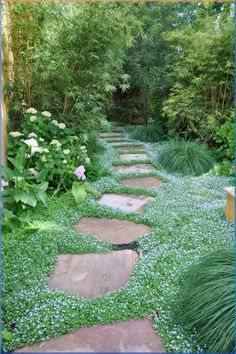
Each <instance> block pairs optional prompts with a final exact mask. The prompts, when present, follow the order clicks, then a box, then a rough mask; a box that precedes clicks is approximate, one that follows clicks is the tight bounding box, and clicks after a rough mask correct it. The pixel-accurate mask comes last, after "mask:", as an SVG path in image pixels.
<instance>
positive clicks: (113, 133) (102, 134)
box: [100, 132, 123, 138]
mask: <svg viewBox="0 0 236 354" xmlns="http://www.w3.org/2000/svg"><path fill="white" fill-rule="evenodd" d="M122 135H123V133H119V132H107V133H100V137H101V138H112V137H120V136H122Z"/></svg>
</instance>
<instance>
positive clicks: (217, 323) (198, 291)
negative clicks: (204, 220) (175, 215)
mask: <svg viewBox="0 0 236 354" xmlns="http://www.w3.org/2000/svg"><path fill="white" fill-rule="evenodd" d="M178 298H179V299H180V300H178V305H179V306H177V308H178V310H179V311H178V312H177V317H176V318H177V319H178V322H182V323H183V324H184V326H186V328H188V329H189V330H191V331H193V330H196V333H197V337H198V339H199V341H200V343H201V344H202V345H203V346H204V347H205V349H206V351H208V352H221V353H222V352H234V252H233V250H231V249H221V250H218V251H217V252H214V253H212V254H210V255H208V256H206V257H204V258H203V259H202V260H201V261H200V263H198V264H195V265H193V266H192V267H190V269H189V270H188V271H187V274H186V275H185V277H184V281H183V284H182V288H181V291H180V293H179V297H178Z"/></svg>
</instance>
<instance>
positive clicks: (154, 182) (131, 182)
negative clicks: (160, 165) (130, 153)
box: [119, 177, 163, 188]
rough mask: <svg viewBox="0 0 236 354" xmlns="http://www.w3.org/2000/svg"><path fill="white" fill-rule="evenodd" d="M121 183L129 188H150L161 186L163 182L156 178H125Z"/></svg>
mask: <svg viewBox="0 0 236 354" xmlns="http://www.w3.org/2000/svg"><path fill="white" fill-rule="evenodd" d="M119 183H121V184H124V185H125V186H129V187H142V188H150V187H155V186H159V185H160V184H163V182H162V181H161V180H160V179H158V178H156V177H135V178H124V179H121V180H120V181H119Z"/></svg>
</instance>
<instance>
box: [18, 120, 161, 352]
mask: <svg viewBox="0 0 236 354" xmlns="http://www.w3.org/2000/svg"><path fill="white" fill-rule="evenodd" d="M121 129H122V127H120V128H119V127H117V128H116V129H115V130H114V131H112V132H110V133H101V135H100V137H101V139H103V140H104V141H106V143H108V144H109V145H110V146H111V147H112V148H114V149H117V151H118V152H119V159H120V160H119V161H118V162H117V164H115V165H114V166H113V169H114V172H117V173H119V174H123V173H127V172H128V173H129V172H135V173H143V172H152V171H156V170H155V167H154V166H153V165H152V164H151V162H150V160H149V159H148V155H147V152H146V151H145V148H144V145H143V144H141V143H137V142H134V141H132V140H131V139H126V138H124V137H123V133H122V132H120V131H118V130H121ZM119 183H120V184H123V185H125V186H128V187H134V188H135V187H143V188H150V187H153V186H157V185H159V184H161V183H162V181H160V180H158V179H157V178H156V177H142V176H138V175H137V177H135V178H134V177H133V178H125V175H124V178H121V179H120V182H119ZM152 199H153V198H152V197H150V196H146V195H136V194H135V195H132V194H129V193H123V194H122V193H104V194H103V195H102V196H101V197H100V198H99V200H98V203H99V204H101V205H106V206H109V207H112V208H115V209H121V210H122V211H125V212H135V213H140V212H142V209H143V207H144V205H145V204H146V203H147V202H149V201H150V200H152ZM76 231H78V232H85V233H88V234H93V235H96V237H97V238H99V239H101V240H104V241H108V242H110V243H111V244H113V245H116V247H117V248H116V250H114V251H110V252H108V253H89V254H60V255H59V256H58V257H57V262H56V265H55V269H54V272H53V273H52V274H51V276H50V277H49V278H48V283H47V284H48V287H50V288H56V289H60V290H63V291H70V292H71V293H73V294H75V295H79V296H81V297H83V298H85V299H92V298H95V297H97V296H99V295H103V294H105V293H107V292H110V291H113V290H116V289H118V288H120V287H122V286H124V285H125V284H126V283H127V282H128V279H129V276H130V273H131V271H132V268H133V265H134V263H135V261H136V259H137V258H138V256H139V254H138V250H136V248H135V241H136V239H137V238H138V237H139V236H141V235H143V234H146V233H148V232H150V227H149V226H147V225H143V224H137V223H134V222H131V221H128V220H120V219H114V218H113V219H112V218H98V217H82V218H81V219H80V220H79V222H78V223H77V225H76ZM108 311H109V309H108ZM16 352H164V349H163V347H162V344H161V339H160V336H159V335H158V333H157V332H156V331H154V329H153V327H152V323H151V320H150V319H149V318H141V319H135V320H129V321H122V322H116V323H113V324H104V325H102V324H99V325H95V326H92V327H84V328H79V329H77V330H76V331H74V332H72V333H69V334H65V335H62V336H59V337H56V338H52V339H50V340H48V341H44V342H42V343H40V344H35V345H31V346H30V345H29V346H26V347H24V348H21V349H19V350H17V351H16Z"/></svg>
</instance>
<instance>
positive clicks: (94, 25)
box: [9, 2, 137, 145]
mask: <svg viewBox="0 0 236 354" xmlns="http://www.w3.org/2000/svg"><path fill="white" fill-rule="evenodd" d="M35 13H37V16H38V17H37V21H36V19H35V23H34V26H33V28H34V29H35V33H34V36H33V38H32V40H31V36H30V33H28V34H27V32H26V31H23V32H21V30H20V29H21V28H22V27H23V28H24V26H25V25H26V24H28V26H29V25H30V21H28V22H27V18H28V17H29V16H31V14H32V18H34V16H35ZM12 15H13V19H14V21H13V26H12V31H11V39H12V42H11V43H12V47H13V48H14V55H15V57H17V58H18V57H23V58H24V59H25V60H24V61H17V62H15V63H14V64H15V66H16V67H17V69H16V70H18V71H20V72H23V71H24V70H25V67H26V69H27V71H26V73H25V74H26V76H27V80H25V77H24V76H20V77H19V78H18V77H17V78H18V80H17V85H18V86H17V87H19V90H18V91H19V92H20V93H21V96H19V94H18V93H17V92H18V91H17V92H16V89H15V86H12V87H11V88H10V91H9V94H11V97H12V99H11V101H12V102H14V106H17V107H20V106H21V103H22V100H24V101H25V102H26V104H27V106H32V105H33V106H36V107H38V108H39V109H40V110H44V109H49V110H50V111H51V112H52V113H53V114H54V115H55V116H58V115H60V114H61V115H63V116H64V117H66V123H69V122H71V123H72V124H74V125H76V127H77V131H78V133H79V134H78V138H79V142H80V143H81V144H86V145H88V144H92V143H93V141H94V138H95V137H96V136H97V135H98V131H99V130H100V129H106V128H107V122H106V117H105V106H106V104H107V103H108V102H109V99H110V97H111V95H112V93H113V92H114V91H115V90H116V89H117V88H120V89H121V90H122V91H125V90H127V89H128V87H129V84H128V75H126V74H125V73H124V72H123V68H122V63H123V57H124V54H125V50H126V49H127V47H129V46H131V45H132V42H133V34H132V32H133V30H134V28H135V25H136V24H137V19H136V18H135V16H133V15H132V13H131V12H130V11H129V9H128V6H126V5H125V6H119V4H102V3H100V4H92V3H87V4H83V3H68V4H60V3H58V4H50V3H49V4H47V3H45V2H44V3H43V5H42V6H39V5H38V4H23V5H22V4H15V3H14V4H13V6H12ZM39 19H40V20H39ZM49 28H50V30H48V29H49ZM27 35H28V36H29V37H30V41H29V43H30V45H31V49H30V51H29V49H28V48H27V46H26V43H27ZM16 37H17V38H16ZM16 42H17V43H16ZM26 62H27V65H25V63H26ZM25 82H27V85H26V84H25ZM14 84H16V83H14ZM42 87H43V92H42ZM21 111H22V109H21ZM11 112H12V114H13V108H11ZM19 113H20V111H19V110H18V116H19ZM14 114H15V113H14ZM15 115H16V114H15ZM18 122H20V119H19V120H18ZM15 126H17V121H16V119H15ZM18 127H19V126H18Z"/></svg>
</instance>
